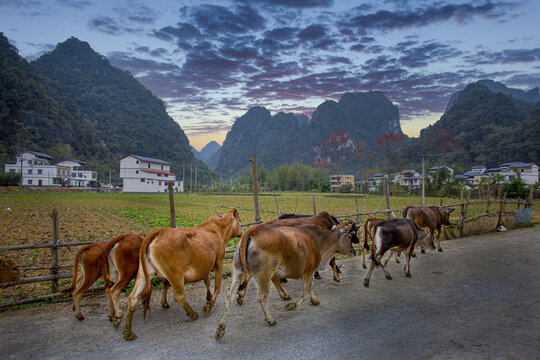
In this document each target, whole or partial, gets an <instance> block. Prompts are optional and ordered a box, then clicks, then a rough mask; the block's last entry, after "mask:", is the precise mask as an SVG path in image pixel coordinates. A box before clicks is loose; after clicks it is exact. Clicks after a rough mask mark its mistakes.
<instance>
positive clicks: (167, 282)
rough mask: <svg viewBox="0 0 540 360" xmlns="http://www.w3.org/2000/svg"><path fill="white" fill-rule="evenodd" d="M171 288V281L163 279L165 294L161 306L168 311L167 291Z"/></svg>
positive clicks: (162, 296)
mask: <svg viewBox="0 0 540 360" xmlns="http://www.w3.org/2000/svg"><path fill="white" fill-rule="evenodd" d="M170 287H171V284H170V283H169V280H167V279H165V278H164V279H163V293H162V295H161V306H163V307H164V308H165V309H168V308H169V307H170V306H169V303H168V302H167V290H169V288H170Z"/></svg>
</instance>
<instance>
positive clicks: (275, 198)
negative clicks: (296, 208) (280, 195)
mask: <svg viewBox="0 0 540 360" xmlns="http://www.w3.org/2000/svg"><path fill="white" fill-rule="evenodd" d="M274 201H275V202H276V209H277V213H278V216H281V211H280V210H279V204H278V201H277V196H276V195H274Z"/></svg>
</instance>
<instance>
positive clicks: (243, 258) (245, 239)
mask: <svg viewBox="0 0 540 360" xmlns="http://www.w3.org/2000/svg"><path fill="white" fill-rule="evenodd" d="M252 234H253V233H252V232H251V231H247V232H245V233H244V234H243V235H242V237H240V244H239V246H240V263H241V264H242V281H241V282H240V284H244V283H245V281H246V279H247V249H248V245H249V242H250V240H253V235H252Z"/></svg>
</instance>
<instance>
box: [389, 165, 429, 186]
mask: <svg viewBox="0 0 540 360" xmlns="http://www.w3.org/2000/svg"><path fill="white" fill-rule="evenodd" d="M394 183H396V184H400V185H401V186H404V187H406V188H407V189H409V190H412V189H417V188H419V187H420V186H421V184H422V175H421V174H420V173H419V172H418V171H416V170H413V169H407V170H403V171H400V172H399V173H397V174H396V176H395V177H394Z"/></svg>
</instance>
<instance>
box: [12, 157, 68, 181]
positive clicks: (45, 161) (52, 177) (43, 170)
mask: <svg viewBox="0 0 540 360" xmlns="http://www.w3.org/2000/svg"><path fill="white" fill-rule="evenodd" d="M21 157H22V164H21ZM51 160H53V157H52V156H49V155H47V154H43V153H40V152H37V151H27V152H25V153H23V154H22V155H21V156H17V163H16V164H6V165H5V167H4V168H5V172H11V173H20V172H21V169H22V179H23V180H22V184H23V185H24V186H61V185H62V184H63V179H64V178H65V177H67V176H69V167H65V166H58V165H51V164H50V161H51Z"/></svg>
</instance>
